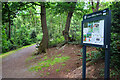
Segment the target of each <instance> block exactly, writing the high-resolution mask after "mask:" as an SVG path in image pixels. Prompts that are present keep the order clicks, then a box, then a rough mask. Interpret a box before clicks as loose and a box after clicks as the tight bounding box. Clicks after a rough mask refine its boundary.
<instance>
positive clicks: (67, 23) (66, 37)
mask: <svg viewBox="0 0 120 80" xmlns="http://www.w3.org/2000/svg"><path fill="white" fill-rule="evenodd" d="M75 4H76V2H75V3H74V7H72V10H71V11H70V12H69V13H68V16H67V21H66V24H65V30H63V32H62V33H63V36H64V39H65V43H68V41H70V37H69V28H70V23H71V18H72V15H73V12H74V9H75Z"/></svg>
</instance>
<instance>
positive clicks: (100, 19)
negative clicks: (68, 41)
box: [81, 9, 109, 47]
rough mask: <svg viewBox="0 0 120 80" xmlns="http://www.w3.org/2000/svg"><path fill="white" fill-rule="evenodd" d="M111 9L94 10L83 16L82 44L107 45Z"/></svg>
mask: <svg viewBox="0 0 120 80" xmlns="http://www.w3.org/2000/svg"><path fill="white" fill-rule="evenodd" d="M108 15H109V10H108V9H105V10H102V11H98V12H94V13H92V14H87V15H84V16H83V21H82V37H81V38H82V39H81V40H82V41H81V42H82V44H83V45H92V46H97V47H106V45H107V37H108V35H107V33H108V32H109V31H108V30H109V24H108V20H109V16H108Z"/></svg>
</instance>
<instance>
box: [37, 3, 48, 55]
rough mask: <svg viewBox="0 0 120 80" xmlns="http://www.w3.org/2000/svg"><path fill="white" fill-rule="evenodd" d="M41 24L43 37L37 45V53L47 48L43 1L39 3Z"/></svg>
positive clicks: (43, 51)
mask: <svg viewBox="0 0 120 80" xmlns="http://www.w3.org/2000/svg"><path fill="white" fill-rule="evenodd" d="M41 26H42V31H43V38H42V41H41V43H40V44H39V47H38V53H37V54H40V53H45V52H46V49H47V48H48V40H49V38H48V29H47V23H46V8H45V5H44V3H42V4H41Z"/></svg>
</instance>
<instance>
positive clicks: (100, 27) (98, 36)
mask: <svg viewBox="0 0 120 80" xmlns="http://www.w3.org/2000/svg"><path fill="white" fill-rule="evenodd" d="M83 43H89V44H97V45H104V20H97V21H92V22H86V23H84V25H83Z"/></svg>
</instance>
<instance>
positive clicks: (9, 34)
mask: <svg viewBox="0 0 120 80" xmlns="http://www.w3.org/2000/svg"><path fill="white" fill-rule="evenodd" d="M8 20H9V21H8V22H9V33H8V39H10V38H11V21H10V12H9V13H8Z"/></svg>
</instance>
